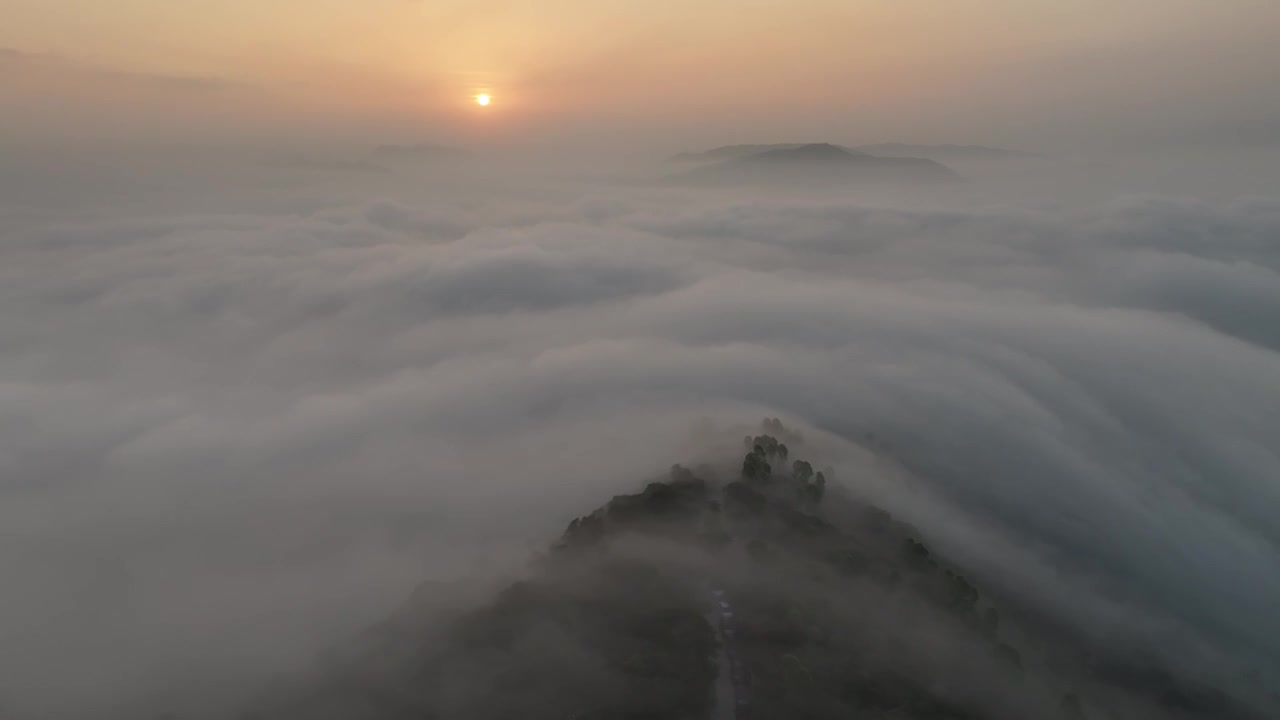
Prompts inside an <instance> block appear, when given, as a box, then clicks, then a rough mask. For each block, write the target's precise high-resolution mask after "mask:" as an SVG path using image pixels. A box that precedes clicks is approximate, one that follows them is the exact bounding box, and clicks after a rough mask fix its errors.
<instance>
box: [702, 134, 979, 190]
mask: <svg viewBox="0 0 1280 720" xmlns="http://www.w3.org/2000/svg"><path fill="white" fill-rule="evenodd" d="M735 152H737V151H736V150H735ZM681 177H682V178H683V179H685V180H688V181H692V182H702V183H728V184H739V183H788V184H791V183H824V184H841V183H852V182H868V181H870V182H894V183H904V182H905V183H938V182H949V181H955V180H958V179H959V177H960V176H959V175H957V174H956V173H955V172H954V171H952V170H951V169H950V168H948V167H946V166H945V165H942V164H941V163H938V162H936V161H934V160H928V159H924V158H887V157H876V156H872V155H867V154H866V153H861V152H857V151H852V150H849V149H847V148H842V147H839V146H837V145H831V144H829V143H812V144H808V145H797V146H778V147H770V148H768V149H763V150H760V151H758V152H746V151H743V152H741V153H740V154H732V153H728V159H725V160H721V161H719V162H715V163H714V164H711V165H705V166H702V167H699V168H697V169H696V170H693V171H691V172H689V173H686V174H684V175H683V176H681Z"/></svg>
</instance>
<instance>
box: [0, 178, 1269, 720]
mask: <svg viewBox="0 0 1280 720" xmlns="http://www.w3.org/2000/svg"><path fill="white" fill-rule="evenodd" d="M253 177H254V180H253V182H255V183H260V185H254V187H261V190H262V196H261V197H260V198H259V199H257V200H255V201H254V202H252V203H249V202H242V201H241V200H239V199H238V198H239V197H240V196H239V195H232V194H231V193H230V191H227V194H226V197H227V199H226V200H225V202H212V204H211V205H209V207H210V208H212V209H204V210H201V211H200V212H191V213H187V214H180V215H174V214H172V212H169V213H165V212H157V211H154V210H147V209H144V208H134V207H130V208H128V209H118V210H95V211H92V212H90V211H85V212H83V213H81V214H80V216H79V217H75V216H72V215H71V214H70V213H66V212H62V211H48V210H32V211H30V212H20V211H18V210H17V209H14V210H12V211H11V214H10V217H11V218H12V219H13V220H14V222H12V223H9V225H10V226H11V228H12V229H11V230H9V231H6V232H5V234H4V236H3V240H2V241H3V245H2V246H0V253H3V262H0V301H2V302H0V330H2V333H0V336H2V337H4V338H5V342H4V343H3V345H0V478H2V479H0V499H2V501H0V527H3V528H4V536H5V542H4V543H2V544H0V576H3V577H5V578H9V579H10V580H7V581H6V588H7V589H6V592H5V593H4V595H3V597H2V598H0V637H2V638H3V639H4V641H3V642H0V678H2V679H0V708H4V707H11V708H12V712H15V713H21V715H18V716H19V717H25V716H27V715H30V716H31V717H54V716H56V717H74V716H77V715H81V716H96V717H100V716H101V712H102V711H103V710H104V709H105V710H108V711H109V710H113V709H119V710H121V711H126V710H129V709H131V708H133V707H135V706H136V704H137V703H143V702H150V701H152V700H154V699H156V698H164V697H167V696H169V695H172V696H175V697H181V696H182V695H183V694H184V693H194V692H195V691H196V689H197V688H198V687H204V686H206V685H209V684H210V683H211V682H212V680H215V679H216V680H220V681H223V682H225V683H228V684H233V683H240V682H244V681H247V680H249V679H257V678H260V677H263V676H267V675H270V674H272V673H275V672H280V671H283V670H286V669H289V668H290V667H294V666H296V665H297V664H298V663H300V662H302V661H304V660H305V659H306V658H308V657H310V655H311V654H312V653H313V652H315V651H316V650H318V649H320V648H321V647H322V646H323V645H324V644H325V643H326V642H328V641H329V640H331V639H335V638H337V637H340V636H341V635H342V633H344V632H347V631H350V630H352V629H355V628H358V627H359V626H360V625H361V624H363V623H365V622H368V621H370V620H372V619H376V618H377V617H379V615H380V614H381V613H384V612H385V611H386V610H387V609H388V608H390V607H391V606H393V605H395V604H396V603H398V602H399V601H400V600H401V599H402V598H403V597H404V596H405V595H407V593H408V591H409V589H410V588H411V587H412V586H413V585H414V584H415V583H416V582H417V581H419V580H422V579H424V578H438V577H454V576H458V575H460V574H466V573H470V572H474V571H475V569H476V568H477V567H479V568H482V569H488V568H492V567H500V566H503V565H504V564H505V563H507V562H508V561H510V560H511V559H512V558H516V557H519V556H520V555H521V554H522V553H524V552H526V551H527V550H528V548H529V547H531V544H537V543H540V542H542V541H544V540H545V539H547V538H548V537H549V534H550V533H551V532H553V531H554V529H555V528H557V527H558V526H560V525H561V524H562V523H563V522H564V521H565V520H567V519H568V518H570V517H572V516H574V515H575V514H579V513H581V512H582V511H584V510H588V509H590V508H591V507H594V506H595V505H597V504H599V502H600V501H602V500H603V499H605V497H606V496H607V495H609V494H611V493H613V492H616V491H619V490H622V489H627V488H630V487H631V486H632V484H633V483H634V482H636V481H637V480H638V479H640V478H643V477H645V476H646V475H647V474H649V473H650V472H652V471H657V470H660V469H661V468H658V467H649V464H650V463H652V462H653V459H652V458H653V457H654V456H655V452H654V448H655V447H657V448H666V449H668V450H669V453H667V458H669V461H670V462H676V461H684V460H696V459H697V458H698V456H699V455H701V454H705V453H707V452H711V450H709V449H708V448H709V445H708V443H706V442H704V441H703V440H701V439H698V438H701V437H703V435H704V434H705V433H704V431H705V428H707V427H711V428H720V429H722V430H723V433H721V434H723V435H724V436H725V437H730V438H740V434H735V432H734V431H732V428H733V427H734V424H735V423H738V422H742V421H748V422H750V421H754V420H755V419H756V418H758V417H760V416H761V415H763V414H768V415H770V416H773V415H777V416H780V417H783V418H784V419H786V420H787V421H788V424H794V425H796V426H798V427H801V428H804V430H805V432H806V434H807V435H808V436H809V437H810V438H811V439H813V441H814V443H815V445H816V446H817V447H819V448H821V449H822V451H824V452H825V453H826V454H827V455H829V456H830V457H831V461H832V464H835V465H837V467H838V468H840V472H839V474H838V477H839V479H840V481H841V482H842V483H845V484H846V485H848V486H849V487H850V488H852V489H853V490H854V491H855V492H858V493H861V494H864V495H867V496H870V497H872V498H874V499H876V500H877V501H879V502H881V503H884V504H885V505H887V506H888V507H890V508H891V509H892V510H893V511H894V512H895V513H896V514H900V515H902V516H904V517H906V518H907V519H909V520H911V521H913V522H915V523H916V524H917V525H918V526H920V527H921V528H922V530H924V531H925V533H926V534H927V535H929V536H930V537H933V538H937V539H938V540H939V542H941V543H942V544H943V547H946V548H948V549H949V551H950V552H951V553H953V554H955V555H956V556H958V557H961V558H963V559H965V560H967V561H968V562H970V563H973V564H974V565H976V566H978V567H979V568H981V570H982V571H983V572H984V573H985V574H987V575H988V577H989V578H990V579H991V580H992V581H993V582H996V583H998V584H1000V585H1001V586H1002V587H1003V588H1004V590H1005V591H1006V592H1009V593H1011V594H1015V595H1018V596H1021V597H1025V598H1028V599H1030V600H1031V601H1033V602H1035V603H1037V604H1038V605H1040V606H1042V607H1045V608H1048V609H1049V610H1050V611H1052V612H1054V613H1056V614H1061V615H1062V616H1063V617H1066V618H1070V619H1071V621H1072V622H1079V623H1081V624H1082V625H1083V626H1084V627H1086V628H1091V629H1093V630H1094V631H1096V632H1099V633H1104V632H1106V633H1121V632H1122V634H1121V635H1118V637H1123V638H1125V639H1126V640H1127V641H1130V642H1132V643H1133V644H1134V646H1135V647H1147V648H1151V647H1158V648H1164V649H1169V648H1174V649H1176V652H1177V653H1178V654H1180V656H1182V657H1184V659H1185V660H1186V662H1187V664H1188V665H1189V666H1192V667H1195V668H1199V669H1206V668H1222V669H1226V670H1230V671H1234V668H1235V664H1236V663H1238V664H1240V665H1244V666H1250V667H1257V668H1260V669H1262V670H1263V671H1264V672H1266V673H1274V672H1275V671H1276V670H1277V668H1280V642H1277V640H1276V638H1280V623H1278V622H1277V620H1276V613H1275V610H1276V608H1277V603H1280V572H1278V571H1277V569H1276V568H1277V567H1280V563H1277V547H1278V545H1280V532H1278V531H1277V530H1276V526H1275V523H1274V518H1275V517H1276V516H1277V514H1278V513H1280V485H1278V484H1277V482H1276V478H1277V477H1280V454H1278V453H1280V451H1278V450H1277V449H1276V446H1275V442H1274V438H1275V437H1276V434H1277V432H1278V431H1280V333H1278V331H1277V329H1276V328H1278V327H1280V246H1277V244H1276V238H1280V203H1276V202H1272V201H1258V200H1254V201H1246V202H1233V203H1223V202H1214V203H1208V202H1197V201H1192V200H1168V199H1158V198H1138V199H1130V200H1126V201H1122V202H1121V201H1117V202H1112V203H1108V204H1105V205H1093V206H1090V207H1087V208H1083V209H1082V208H1078V207H1077V208H1073V209H1055V210H1045V209H1037V210H1030V209H1018V206H1017V205H1016V204H1010V203H1007V202H1006V203H1004V204H1003V205H1002V206H1000V207H1001V208H1002V209H991V210H969V211H963V212H961V211H955V210H948V209H944V207H943V206H942V205H939V204H916V206H915V207H912V208H910V209H904V208H902V207H898V208H894V207H886V206H883V205H873V204H868V203H867V202H866V201H860V200H859V199H856V198H855V199H850V198H846V197H838V196H829V197H816V198H815V197H803V198H802V197H792V196H788V195H786V194H774V195H772V196H746V195H737V194H732V193H730V194H726V193H707V194H696V193H695V194H690V193H689V192H687V191H684V190H681V191H678V192H677V191H667V190H664V189H662V188H654V187H647V188H646V187H639V186H634V185H611V184H602V183H594V184H591V185H582V184H577V183H539V184H537V185H526V184H523V183H520V182H517V181H514V180H510V179H508V180H504V181H502V182H496V181H495V182H493V183H490V184H485V183H443V182H433V181H424V182H421V183H418V184H415V185H412V186H406V185H392V184H390V183H392V180H388V179H381V178H375V179H367V180H366V179H359V180H354V179H344V180H343V181H342V182H341V183H332V184H324V183H321V182H320V181H319V180H316V181H314V184H308V185H306V190H305V191H303V192H301V193H295V192H290V193H288V194H287V197H286V194H282V193H279V192H278V188H279V184H277V183H274V182H272V181H271V180H270V179H267V178H265V176H262V175H261V174H255V175H254V176H253ZM307 182H308V183H311V182H312V180H311V179H309V178H308V179H307ZM353 182H366V183H368V184H367V185H350V183H353ZM214 192H215V193H217V192H222V191H218V190H215V191H214ZM306 193H311V194H310V195H306ZM299 195H306V197H304V198H300V197H299ZM262 198H266V199H262ZM206 199H207V198H206ZM899 205H901V203H899ZM986 207H995V206H994V205H987V206H986ZM1011 207H1012V208H1014V209H1010V208H1011ZM700 428H701V429H702V430H699V429H700ZM707 432H710V434H711V435H713V436H718V435H717V433H720V431H717V430H712V431H707ZM691 438H694V439H691ZM657 454H658V455H661V453H657ZM667 458H664V460H665V459H667ZM1228 660H1229V661H1230V662H1229V663H1228V662H1227V661H1228ZM1268 677H1272V678H1274V675H1270V676H1268ZM207 692H209V693H211V694H215V695H216V692H217V691H216V690H207ZM4 703H7V705H4Z"/></svg>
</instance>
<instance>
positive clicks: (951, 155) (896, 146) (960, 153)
mask: <svg viewBox="0 0 1280 720" xmlns="http://www.w3.org/2000/svg"><path fill="white" fill-rule="evenodd" d="M857 149H858V150H859V151H861V152H864V153H867V154H869V155H877V156H880V157H921V158H931V159H938V160H948V159H961V158H966V159H975V160H976V159H987V160H998V159H1005V158H1019V157H1035V154H1034V153H1027V152H1022V151H1020V150H1008V149H1006V148H997V147H987V146H984V145H912V144H910V143H882V144H879V145H860V146H858V148H857Z"/></svg>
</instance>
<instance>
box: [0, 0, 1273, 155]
mask: <svg viewBox="0 0 1280 720" xmlns="http://www.w3.org/2000/svg"><path fill="white" fill-rule="evenodd" d="M1278 5H1280V4H1277V3H1274V2H1269V1H1268V0H1219V1H1216V2H1204V1H1203V0H1108V1H1106V2H1104V1H1103V0H1073V1H1072V2H1060V1H1058V0H981V1H979V0H945V1H941V0H935V1H932V2H930V1H928V0H909V1H906V2H903V1H902V0H894V1H889V0H800V1H798V2H782V1H780V0H734V1H733V2H730V1H729V0H679V1H676V0H652V1H650V2H630V1H627V2H624V1H623V0H545V1H538V2H534V1H533V0H363V1H362V2H349V1H347V0H220V1H219V2H203V3H191V2H185V3H175V2H170V1H165V0H116V1H115V2H110V3H106V2H101V0H0V14H2V15H3V17H4V22H3V23H0V48H5V49H6V51H4V52H3V54H0V83H3V84H4V85H6V86H8V87H7V88H6V91H5V92H4V93H3V94H2V96H0V110H3V111H4V113H3V115H4V117H6V118H7V119H6V120H5V121H4V122H5V123H6V124H7V125H8V126H10V127H8V128H6V129H9V130H13V129H15V126H17V128H20V129H23V130H25V131H27V132H31V133H36V134H49V133H56V132H59V131H61V132H64V133H69V134H72V135H80V136H84V134H85V133H88V132H90V130H92V131H93V132H94V133H107V134H113V133H129V132H138V131H140V130H141V131H145V132H146V133H148V134H153V133H155V132H157V131H159V130H176V129H180V130H181V131H182V133H184V134H186V133H191V132H198V131H201V130H208V131H214V130H216V131H220V132H226V131H243V130H254V131H261V130H264V129H270V130H275V131H279V130H281V129H282V128H288V129H290V132H291V134H293V133H294V132H296V131H298V130H300V128H299V127H298V126H299V124H302V125H303V126H304V128H301V129H313V130H316V131H318V132H333V131H339V130H341V131H365V132H368V131H372V130H377V131H380V132H382V133H384V134H385V133H388V132H391V131H395V132H396V133H399V134H401V135H410V136H411V135H418V136H422V137H424V138H440V139H453V140H458V141H469V142H474V141H482V140H483V141H499V140H555V139H564V138H568V137H578V136H581V134H582V133H583V132H584V131H588V130H589V131H591V132H593V133H594V134H596V135H598V136H601V137H628V138H632V139H635V140H638V141H644V142H650V143H658V142H663V141H668V140H670V141H673V142H674V141H677V140H686V141H693V140H703V139H707V140H712V139H725V140H753V139H755V140H768V139H774V138H779V139H781V138H784V137H785V138H805V139H808V138H812V139H818V138H819V136H821V138H822V139H833V140H839V141H880V140H924V141H948V140H950V141H969V140H972V141H982V142H996V141H1001V140H1009V141H1010V142H1015V143H1016V142H1023V143H1035V144H1041V143H1045V144H1057V143H1071V142H1078V141H1089V142H1094V143H1098V142H1102V143H1106V142H1129V141H1132V140H1133V138H1134V137H1135V136H1141V137H1146V138H1147V139H1151V140H1168V139H1171V140H1175V141H1181V140H1183V139H1196V140H1203V139H1206V138H1208V139H1214V138H1220V137H1224V138H1231V139H1240V140H1249V141H1251V142H1256V141H1258V140H1263V141H1267V140H1274V139H1275V137H1276V135H1277V134H1280V132H1278V131H1277V126H1280V91H1278V90H1276V89H1275V88H1276V87H1277V86H1280V78H1278V77H1277V74H1278V71H1277V70H1276V68H1278V67H1280V50H1277V49H1276V48H1275V47H1273V45H1274V43H1272V42H1271V40H1272V38H1271V37H1270V34H1269V33H1270V31H1271V29H1273V28H1274V27H1276V23H1277V22H1280V9H1277V6H1278ZM479 91H488V92H490V93H491V94H492V95H493V96H494V98H495V102H494V104H493V106H491V107H490V108H489V109H487V110H484V111H480V110H479V108H477V107H476V106H475V105H474V104H473V103H472V102H471V98H472V97H473V95H474V94H475V93H476V92H479ZM86 110H89V111H91V113H92V115H91V117H93V123H92V127H91V128H90V127H86V125H89V123H88V122H87V121H86V115H85V111H86Z"/></svg>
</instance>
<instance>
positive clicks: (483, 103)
mask: <svg viewBox="0 0 1280 720" xmlns="http://www.w3.org/2000/svg"><path fill="white" fill-rule="evenodd" d="M491 102H493V98H491V97H489V95H488V94H486V93H480V94H479V95H477V96H476V104H477V105H479V106H480V107H488V106H489V103H491Z"/></svg>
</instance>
